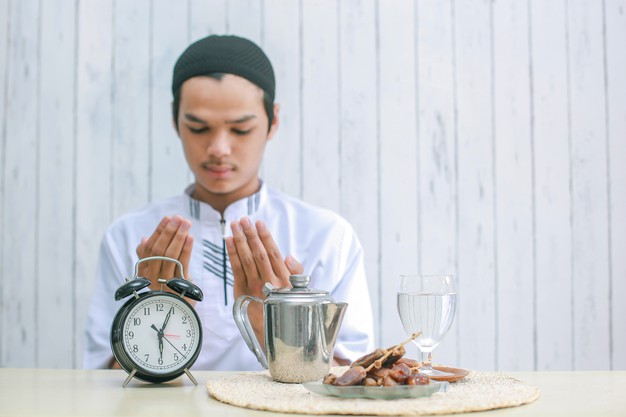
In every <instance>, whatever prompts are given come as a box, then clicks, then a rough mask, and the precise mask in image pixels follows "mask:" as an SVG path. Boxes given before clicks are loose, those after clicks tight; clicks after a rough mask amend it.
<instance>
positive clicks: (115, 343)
mask: <svg viewBox="0 0 626 417" xmlns="http://www.w3.org/2000/svg"><path fill="white" fill-rule="evenodd" d="M137 296H138V298H135V297H132V298H131V299H130V300H128V301H127V302H126V303H124V305H123V306H122V307H120V309H119V310H118V312H117V313H116V315H115V317H114V318H113V323H112V324H111V333H110V336H109V341H110V343H111V350H112V352H113V357H114V358H115V359H116V360H117V362H118V363H119V364H120V366H121V367H122V369H124V370H125V371H126V372H127V373H129V374H130V373H131V372H132V371H133V370H136V372H135V375H134V377H135V378H137V379H140V380H142V381H145V382H152V383H160V382H167V381H171V380H173V379H176V378H178V377H179V376H181V375H183V374H184V373H185V369H190V368H191V367H192V366H193V364H194V363H195V362H196V359H198V356H199V355H200V350H202V322H201V321H200V316H199V315H198V312H197V311H196V309H195V308H194V307H193V306H192V305H191V304H190V303H189V302H188V301H187V300H185V299H184V298H182V297H181V296H179V295H176V294H174V293H170V292H166V291H148V292H142V293H138V294H137ZM159 296H166V297H170V298H174V299H175V300H177V301H181V302H183V303H184V304H186V305H187V307H189V309H190V310H191V312H192V313H193V315H194V317H195V320H196V322H197V323H198V343H197V345H196V348H195V351H194V353H193V354H192V355H191V356H190V357H189V358H188V359H187V361H186V362H184V365H183V366H182V368H179V369H177V370H174V371H172V372H169V373H158V374H157V373H154V372H151V371H150V370H149V369H146V368H145V367H143V366H142V365H141V364H138V363H137V362H136V361H135V360H133V359H132V358H131V357H130V356H129V355H128V354H127V353H126V351H125V349H124V339H123V334H124V323H125V321H126V319H127V318H128V314H129V313H130V311H131V310H132V309H133V308H134V307H135V306H136V305H137V304H140V303H141V302H143V301H145V299H146V298H153V297H159Z"/></svg>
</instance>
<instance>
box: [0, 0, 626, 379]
mask: <svg viewBox="0 0 626 417" xmlns="http://www.w3.org/2000/svg"><path fill="white" fill-rule="evenodd" d="M209 33H234V34H239V35H242V36H246V37H249V38H251V39H253V40H254V41H256V42H258V43H259V44H260V45H261V46H262V47H263V48H264V49H265V50H266V52H267V53H268V55H269V56H270V58H271V60H272V61H273V63H274V66H275V70H276V75H277V80H278V91H277V100H278V101H279V102H280V103H281V105H282V107H281V111H280V121H281V127H280V129H279V132H278V134H277V135H276V137H275V138H274V140H273V141H272V142H271V143H270V145H269V146H268V149H267V154H266V158H265V161H264V163H263V166H262V177H263V178H264V180H265V181H266V182H267V183H268V184H270V185H271V186H273V187H275V188H277V189H280V190H282V191H285V192H287V193H290V194H292V195H295V196H297V197H300V198H302V199H304V200H306V201H308V202H311V203H314V204H318V205H320V206H323V207H327V208H330V209H332V210H335V211H337V212H339V213H341V214H342V215H343V216H345V217H346V218H347V219H348V220H349V221H350V222H351V223H352V224H353V226H354V228H355V229H356V231H357V233H358V235H359V236H360V238H361V242H362V244H363V247H364V250H365V254H366V269H367V273H368V283H369V287H370V292H371V294H372V308H373V312H374V317H375V320H376V323H375V328H376V337H377V344H379V345H383V346H386V345H390V344H392V343H395V342H397V341H399V340H401V339H402V338H404V337H405V335H404V331H403V329H402V326H401V324H400V322H399V320H398V317H397V312H396V306H395V302H396V301H395V300H396V286H397V279H398V276H399V275H400V274H401V273H415V272H422V273H453V274H454V275H455V276H456V278H457V282H458V286H459V305H458V310H457V313H458V315H457V317H456V319H455V322H454V324H453V326H452V328H451V330H450V332H449V333H448V334H447V335H446V337H445V339H444V341H443V343H442V345H441V346H440V347H439V348H437V350H436V351H435V358H436V360H437V361H438V362H445V363H451V364H456V365H459V366H463V367H468V368H474V369H483V370H492V369H502V370H532V369H538V370H568V369H626V306H625V304H624V303H623V302H622V300H623V299H625V298H626V257H624V256H623V253H624V251H625V250H626V71H624V68H625V67H626V49H625V48H624V42H625V41H626V1H625V0H604V1H603V2H595V1H591V0H587V1H585V0H562V1H559V2H543V1H539V0H526V1H521V2H520V1H502V0H496V1H478V2H476V1H469V0H450V1H446V2H442V1H436V0H420V1H418V0H392V1H389V2H387V1H382V0H363V1H357V0H348V1H343V0H342V1H339V0H320V1H316V2H311V1H305V0H299V1H291V0H262V1H259V0H230V1H229V0H210V1H209V0H187V1H181V2H172V1H167V0H137V1H132V2H126V1H121V0H75V1H41V0H0V100H1V101H0V103H2V104H1V107H0V135H1V136H0V138H1V143H0V179H1V181H0V366H2V367H78V366H80V364H81V357H82V345H83V340H82V338H83V326H84V322H85V313H86V310H87V307H88V304H89V299H90V296H91V292H92V288H93V274H94V270H95V266H96V260H97V253H98V246H99V240H100V237H101V235H102V232H103V230H104V229H105V227H106V226H107V225H108V224H109V223H110V222H111V221H112V220H113V219H114V218H116V217H117V216H119V215H121V214H122V213H125V212H127V211H128V210H131V209H132V208H134V207H137V206H139V205H142V204H143V203H145V202H147V201H151V200H154V199H158V198H161V197H165V196H169V195H172V194H176V193H179V192H181V191H182V189H183V188H184V187H185V186H186V185H187V184H188V183H189V182H190V181H191V180H192V177H191V175H190V173H189V170H188V169H187V167H186V164H185V160H184V157H183V154H182V152H181V149H180V146H179V143H178V139H177V137H176V135H175V132H174V130H173V129H172V124H171V109H170V101H171V93H170V77H171V69H172V66H173V64H174V61H175V59H176V58H177V56H178V55H179V54H180V52H181V51H182V50H183V49H184V48H185V46H186V45H188V44H189V43H190V42H192V41H193V40H195V39H198V38H200V37H202V36H204V35H206V34H209ZM410 351H411V354H412V355H415V354H416V349H415V348H414V347H412V348H411V350H410Z"/></svg>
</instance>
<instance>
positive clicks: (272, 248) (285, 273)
mask: <svg viewBox="0 0 626 417" xmlns="http://www.w3.org/2000/svg"><path fill="white" fill-rule="evenodd" d="M256 229H257V231H258V233H259V238H260V239H261V242H262V243H263V247H264V248H265V251H266V253H267V257H268V259H269V261H270V264H271V265H272V269H273V270H274V273H275V274H276V276H277V277H279V278H280V279H281V280H282V281H285V280H287V279H288V278H289V275H290V271H289V270H288V269H287V267H286V266H285V262H284V261H283V256H282V255H281V254H280V249H278V245H277V244H276V242H275V241H274V238H273V237H272V234H271V233H270V231H269V229H268V228H267V226H266V225H265V223H263V222H262V221H261V220H258V221H257V222H256ZM287 282H288V281H287ZM285 283H286V282H283V283H281V286H283V287H284V286H285V285H284V284H285Z"/></svg>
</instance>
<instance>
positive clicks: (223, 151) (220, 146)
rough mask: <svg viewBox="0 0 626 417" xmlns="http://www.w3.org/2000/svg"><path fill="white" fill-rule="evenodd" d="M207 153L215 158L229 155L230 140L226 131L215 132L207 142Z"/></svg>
mask: <svg viewBox="0 0 626 417" xmlns="http://www.w3.org/2000/svg"><path fill="white" fill-rule="evenodd" d="M207 154H208V155H209V156H214V157H217V158H221V157H224V156H228V155H230V140H229V138H228V134H227V133H226V132H216V134H215V135H214V136H213V137H212V138H211V141H210V142H209V146H208V147H207Z"/></svg>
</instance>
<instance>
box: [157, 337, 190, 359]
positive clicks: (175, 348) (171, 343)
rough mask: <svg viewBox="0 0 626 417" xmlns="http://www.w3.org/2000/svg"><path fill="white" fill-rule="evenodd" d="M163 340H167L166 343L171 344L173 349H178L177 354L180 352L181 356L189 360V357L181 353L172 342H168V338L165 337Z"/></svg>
mask: <svg viewBox="0 0 626 417" xmlns="http://www.w3.org/2000/svg"><path fill="white" fill-rule="evenodd" d="M163 339H165V341H166V342H167V343H169V344H170V345H172V347H173V348H174V349H176V352H178V353H180V354H181V355H183V358H187V355H185V354H184V353H183V352H181V351H180V350H178V348H177V347H176V346H174V345H173V344H172V342H170V341H169V340H167V337H163Z"/></svg>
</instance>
